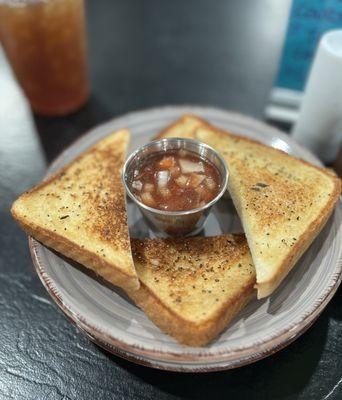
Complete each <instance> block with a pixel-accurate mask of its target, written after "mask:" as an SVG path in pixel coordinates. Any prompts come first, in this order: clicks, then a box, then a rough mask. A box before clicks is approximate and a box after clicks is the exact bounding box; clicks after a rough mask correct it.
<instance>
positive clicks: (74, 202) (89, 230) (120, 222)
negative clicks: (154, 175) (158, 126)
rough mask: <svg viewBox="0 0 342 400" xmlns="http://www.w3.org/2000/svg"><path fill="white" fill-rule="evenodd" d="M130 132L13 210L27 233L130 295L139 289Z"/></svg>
mask: <svg viewBox="0 0 342 400" xmlns="http://www.w3.org/2000/svg"><path fill="white" fill-rule="evenodd" d="M129 136H130V134H129V132H128V131H126V130H121V131H119V132H115V133H112V134H111V135H109V136H107V137H106V138H105V139H103V140H101V141H99V142H98V143H97V144H96V145H95V146H93V147H92V148H90V149H89V150H88V151H86V152H85V153H83V154H82V155H80V156H79V157H78V158H76V159H75V160H74V161H72V162H71V163H70V164H69V165H67V166H66V167H64V168H62V169H61V170H60V171H58V172H57V173H56V174H54V175H53V176H52V177H50V178H49V179H47V180H46V181H43V182H42V183H41V184H39V185H38V186H36V187H34V188H33V189H31V190H30V191H28V192H26V193H24V194H23V195H22V196H20V197H19V199H18V200H16V201H15V202H14V204H13V206H12V210H11V211H12V214H13V217H14V218H15V219H16V220H17V221H18V222H19V224H20V225H21V226H22V227H23V228H24V230H25V231H26V232H27V233H28V234H29V235H31V236H33V237H34V238H36V239H37V240H39V241H41V242H42V243H44V244H45V245H47V246H49V247H51V248H53V249H55V250H57V251H59V252H60V253H62V254H64V255H65V256H67V257H69V258H71V259H73V260H75V261H77V262H79V263H81V264H83V265H85V266H86V267H88V268H90V269H92V270H94V271H95V272H96V273H97V274H98V275H100V276H101V277H103V278H104V279H106V280H107V281H109V282H111V283H113V284H114V285H118V286H121V287H122V288H124V289H126V290H135V289H138V288H139V280H138V277H137V275H136V272H135V268H134V264H133V259H132V254H131V247H130V239H129V234H128V225H127V214H126V199H125V191H124V187H123V184H122V181H121V169H122V166H123V163H124V160H125V158H126V151H127V146H128V142H129Z"/></svg>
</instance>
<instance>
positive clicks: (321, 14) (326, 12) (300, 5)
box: [265, 0, 342, 123]
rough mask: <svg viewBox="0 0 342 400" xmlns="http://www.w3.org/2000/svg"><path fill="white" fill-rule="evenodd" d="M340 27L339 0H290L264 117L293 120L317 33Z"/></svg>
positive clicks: (290, 121) (341, 19)
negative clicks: (276, 67) (277, 67)
mask: <svg viewBox="0 0 342 400" xmlns="http://www.w3.org/2000/svg"><path fill="white" fill-rule="evenodd" d="M338 28H342V2H341V1H340V0H319V1H317V0H316V1H315V0H314V1H312V0H293V1H292V7H291V11H290V16H289V20H288V27H287V33H286V38H285V41H284V46H283V52H282V56H281V59H280V64H279V70H278V75H277V77H276V80H275V85H274V88H273V89H272V90H271V94H270V99H269V102H268V103H267V105H266V108H265V116H266V118H268V119H269V120H275V121H282V122H286V123H294V122H295V121H296V120H297V118H298V110H299V107H300V104H301V102H302V99H303V90H304V87H305V83H306V80H307V76H308V73H309V70H310V66H311V63H312V60H313V57H314V55H315V51H316V48H317V45H318V42H319V40H320V38H321V36H322V35H323V34H324V33H325V32H327V31H329V30H332V29H338Z"/></svg>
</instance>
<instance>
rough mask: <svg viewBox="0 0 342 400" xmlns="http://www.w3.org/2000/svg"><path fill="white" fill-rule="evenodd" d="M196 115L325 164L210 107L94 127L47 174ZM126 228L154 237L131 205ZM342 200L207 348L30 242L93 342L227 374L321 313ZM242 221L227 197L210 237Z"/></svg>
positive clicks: (337, 268) (167, 364) (136, 356)
mask: <svg viewBox="0 0 342 400" xmlns="http://www.w3.org/2000/svg"><path fill="white" fill-rule="evenodd" d="M185 113H194V114H197V115H199V116H201V117H203V118H205V119H207V120H208V121H210V122H211V123H212V124H214V125H216V126H218V127H221V128H225V129H227V130H229V131H231V132H234V133H237V134H241V135H246V136H249V137H252V138H255V139H257V140H259V141H261V142H264V143H266V144H268V145H271V146H274V147H277V148H280V149H282V150H284V151H287V152H289V153H291V154H293V155H295V156H298V157H301V158H303V159H305V160H307V161H309V162H312V163H313V164H316V165H320V162H319V161H318V160H317V159H316V157H314V156H313V155H312V154H311V153H309V152H308V151H307V150H305V149H303V148H302V147H300V146H299V145H297V144H296V143H294V142H293V141H292V140H291V139H290V138H289V137H288V136H287V135H285V134H283V133H281V132H280V131H278V130H276V129H274V128H272V127H270V126H268V125H265V124H264V123H261V122H259V121H256V120H254V119H251V118H248V117H245V116H242V115H239V114H235V113H231V112H227V111H223V110H218V109H214V108H207V107H190V106H179V107H161V108H155V109H150V110H146V111H140V112H133V113H130V114H127V115H124V116H122V117H119V118H115V119H113V120H112V121H109V122H108V123H106V124H103V125H101V126H98V127H96V128H95V129H93V130H91V131H90V132H88V133H87V134H85V135H84V136H82V137H81V138H80V139H79V140H78V141H76V142H75V143H74V144H73V145H71V146H70V147H69V148H68V149H66V150H65V151H64V152H63V153H62V154H61V155H60V156H59V157H58V158H57V160H55V162H54V163H53V164H52V165H51V166H50V168H49V170H48V174H50V173H52V172H54V171H56V170H57V169H58V168H60V167H61V166H62V165H64V164H65V163H67V162H69V161H71V160H72V159H73V158H74V157H76V156H77V155H78V154H80V153H81V152H83V151H84V150H85V149H87V148H88V147H89V146H91V145H92V144H94V143H95V142H96V141H98V140H99V139H101V138H103V137H104V136H106V135H108V134H109V133H111V132H112V131H114V130H117V129H121V128H128V129H130V130H131V132H132V142H131V148H130V150H134V149H135V148H136V147H138V146H140V145H141V144H143V143H145V142H146V141H148V140H149V139H150V138H151V137H152V136H154V135H155V134H156V133H157V132H159V131H161V130H162V129H164V128H165V127H166V126H167V125H169V124H170V123H171V122H172V121H174V120H176V119H177V118H179V117H180V116H181V115H182V114H185ZM128 208H129V213H128V217H129V224H130V230H131V234H132V235H133V236H136V237H144V236H149V235H151V233H150V232H149V230H148V228H147V226H146V225H145V223H144V221H143V220H142V218H141V215H140V214H139V212H138V210H137V209H136V208H135V206H134V205H133V204H131V203H129V205H128ZM341 219H342V217H341V203H340V204H339V205H338V207H337V209H336V210H335V212H334V214H333V216H332V217H331V218H330V220H329V222H328V223H327V225H326V226H325V228H324V229H323V231H322V232H321V233H320V235H319V236H318V238H317V239H316V240H315V241H314V243H313V244H312V246H311V247H310V248H309V250H308V251H307V252H306V253H305V255H304V256H303V257H302V258H301V260H300V261H299V262H298V264H297V266H296V268H294V270H293V271H292V272H291V273H290V274H289V276H288V277H287V279H286V280H285V281H284V282H283V284H282V285H281V286H280V287H279V288H278V290H277V291H276V292H275V293H274V294H273V295H272V296H271V297H270V298H267V299H264V300H262V301H257V300H255V301H252V302H251V303H250V304H249V305H248V306H247V307H246V308H245V309H244V310H243V311H242V312H241V313H240V314H239V315H238V316H237V317H236V318H235V320H234V321H233V322H232V323H231V324H230V325H229V327H228V328H227V329H226V330H225V331H224V332H223V333H222V334H221V335H220V336H219V337H218V338H217V339H216V340H214V341H213V342H212V343H211V344H210V345H208V346H206V347H203V348H192V347H186V346H181V345H179V344H178V343H176V342H175V341H174V340H173V339H172V338H170V337H169V336H167V335H164V334H163V333H161V332H160V330H159V329H158V328H157V327H156V326H155V325H154V324H153V323H152V322H151V321H150V320H149V319H148V318H147V317H146V316H145V315H144V313H143V312H142V311H141V310H140V309H138V308H137V307H136V306H135V305H134V304H133V303H132V302H131V301H129V300H128V299H127V298H126V297H125V295H124V294H123V293H122V292H121V291H120V290H112V289H110V288H107V287H106V286H103V285H101V284H100V283H99V282H98V281H96V280H95V279H92V278H91V277H90V276H89V275H88V274H86V273H84V272H82V271H81V270H80V269H77V268H75V267H73V266H72V265H70V264H69V263H68V262H67V261H65V260H64V259H63V258H61V257H59V256H58V255H56V254H55V253H54V252H51V251H50V250H49V249H47V248H46V247H44V246H43V245H41V244H40V243H38V242H37V241H35V240H34V239H32V238H30V248H31V252H32V257H33V261H34V264H35V266H36V269H37V273H38V275H39V277H40V279H41V280H42V282H43V284H44V286H45V287H46V289H47V291H48V292H49V293H50V295H51V297H52V298H53V299H54V300H55V301H56V303H57V304H58V305H59V306H60V308H61V309H62V311H63V312H64V313H65V314H66V315H67V316H68V317H69V318H70V319H71V320H72V321H73V322H74V323H75V324H76V325H77V326H78V327H79V328H80V329H81V330H82V331H84V332H85V333H86V334H87V335H88V336H89V337H90V338H91V339H92V340H93V341H94V342H96V343H97V344H99V345H100V346H102V347H104V348H106V349H107V350H109V351H110V352H112V353H114V354H117V355H119V356H121V357H124V358H126V359H129V360H131V361H133V362H136V363H139V364H143V365H148V366H151V367H154V368H160V369H166V370H173V371H184V372H189V371H192V372H194V371H195V372H205V371H213V370H220V369H229V368H234V367H238V366H241V365H244V364H248V363H251V362H254V361H256V360H259V359H261V358H263V357H266V356H268V355H270V354H272V353H274V352H276V351H278V350H279V349H281V348H283V347H284V346H286V345H288V344H289V343H291V342H292V341H293V340H295V339H296V338H297V337H298V336H299V335H300V334H302V333H303V332H304V331H305V330H306V329H308V327H309V326H310V325H311V324H312V323H313V322H314V321H315V319H316V318H317V317H318V316H319V314H320V313H321V311H322V310H323V308H324V307H325V306H326V305H327V303H328V302H329V300H330V299H331V297H332V296H333V294H334V293H335V291H336V289H337V287H338V285H339V284H340V281H341V269H342V257H341V243H342V227H341ZM240 229H241V227H240V222H239V219H238V217H237V215H236V213H235V211H234V208H233V206H232V204H231V202H230V200H229V199H224V200H221V202H220V203H219V204H217V206H216V207H215V209H214V212H213V213H212V214H211V215H210V217H209V220H208V223H207V225H206V228H205V234H206V235H213V234H220V233H228V232H236V231H239V230H240Z"/></svg>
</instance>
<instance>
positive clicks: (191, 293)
mask: <svg viewBox="0 0 342 400" xmlns="http://www.w3.org/2000/svg"><path fill="white" fill-rule="evenodd" d="M131 246H132V251H133V257H134V263H135V267H136V271H137V274H138V276H139V279H140V289H139V290H137V291H134V292H128V294H129V296H130V297H131V298H132V300H133V301H134V302H135V303H136V304H137V305H138V306H139V307H140V308H141V309H142V310H143V311H144V312H145V313H146V314H147V316H148V317H149V318H150V319H151V320H152V321H153V322H154V323H155V324H156V325H157V326H158V327H159V328H160V329H161V330H162V331H164V332H165V333H168V334H169V335H171V336H172V337H174V338H175V339H176V340H177V341H178V342H180V343H183V344H186V345H190V346H203V345H205V344H207V343H208V342H210V341H211V340H212V339H213V338H214V337H216V336H217V335H218V334H219V333H220V332H221V331H222V330H223V329H224V328H225V327H226V326H227V324H228V323H229V321H230V320H231V319H232V318H233V317H234V316H235V315H236V314H237V313H238V312H239V311H240V310H241V309H242V308H243V307H244V306H245V304H246V303H247V302H248V301H249V300H250V299H251V297H252V296H253V294H255V290H254V284H255V269H254V266H253V263H252V258H251V254H250V251H249V248H248V245H247V242H246V239H245V236H244V235H223V236H217V237H191V238H181V239H144V240H138V239H132V241H131Z"/></svg>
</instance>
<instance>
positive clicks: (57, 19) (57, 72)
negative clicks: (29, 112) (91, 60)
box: [0, 0, 89, 116]
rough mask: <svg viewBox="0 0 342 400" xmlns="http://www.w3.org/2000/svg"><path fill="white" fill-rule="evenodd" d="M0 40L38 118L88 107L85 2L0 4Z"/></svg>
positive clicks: (17, 0) (13, 0)
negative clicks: (86, 105)
mask: <svg viewBox="0 0 342 400" xmlns="http://www.w3.org/2000/svg"><path fill="white" fill-rule="evenodd" d="M0 40H1V43H2V45H3V47H4V50H5V52H6V55H7V58H8V60H9V61H10V64H11V66H12V68H13V70H14V72H15V75H16V77H17V79H18V81H19V83H20V84H21V86H22V88H23V90H24V92H25V94H26V96H27V97H28V99H29V101H30V104H31V106H32V109H33V110H34V111H35V112H37V113H39V114H42V115H47V116H58V115H65V114H69V113H71V112H74V111H76V110H77V109H79V108H80V107H81V106H82V105H83V104H84V103H85V102H86V101H87V99H88V97H89V80H88V68H87V49H86V33H85V10H84V0H0Z"/></svg>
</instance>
